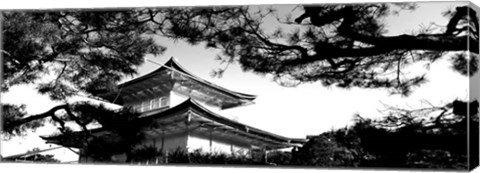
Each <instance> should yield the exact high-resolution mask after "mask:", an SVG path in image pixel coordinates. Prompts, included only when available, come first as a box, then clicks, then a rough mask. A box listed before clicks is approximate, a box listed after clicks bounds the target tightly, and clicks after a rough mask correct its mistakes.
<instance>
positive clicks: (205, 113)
mask: <svg viewBox="0 0 480 173" xmlns="http://www.w3.org/2000/svg"><path fill="white" fill-rule="evenodd" d="M185 109H193V110H196V111H200V112H202V114H200V115H201V116H202V117H204V118H207V119H209V120H212V121H215V122H219V123H221V124H224V125H226V126H229V127H232V128H234V129H237V130H240V131H243V132H246V133H250V134H254V135H256V136H261V137H263V138H268V139H272V140H276V141H279V142H283V143H290V144H303V143H305V142H306V141H304V140H301V139H293V138H288V137H284V136H280V135H277V134H273V133H270V132H267V131H264V130H261V129H258V128H255V127H251V126H248V125H245V124H242V123H239V122H236V121H232V120H230V119H228V118H225V117H223V116H220V115H218V114H216V113H214V112H212V111H210V110H208V109H207V108H205V107H203V106H202V105H200V104H199V103H197V102H196V101H195V100H192V99H188V100H187V101H184V102H182V103H180V104H178V105H177V106H175V107H173V108H170V109H168V110H165V111H162V112H161V113H160V112H158V113H156V114H155V113H154V114H150V115H151V116H146V117H145V118H151V119H157V118H166V117H167V116H170V115H171V114H170V113H174V112H177V111H181V110H185Z"/></svg>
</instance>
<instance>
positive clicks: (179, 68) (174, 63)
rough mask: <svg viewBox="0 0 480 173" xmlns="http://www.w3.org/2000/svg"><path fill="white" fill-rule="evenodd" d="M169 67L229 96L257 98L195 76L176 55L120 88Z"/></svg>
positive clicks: (122, 85) (121, 85) (247, 98)
mask: <svg viewBox="0 0 480 173" xmlns="http://www.w3.org/2000/svg"><path fill="white" fill-rule="evenodd" d="M165 66H167V67H169V68H172V69H175V70H177V71H179V72H181V73H184V74H187V75H188V76H191V79H192V80H195V81H197V82H199V83H202V84H204V85H208V86H211V87H212V88H215V89H216V90H218V91H220V92H222V93H225V94H227V95H229V96H232V97H235V98H237V99H243V100H248V101H253V100H254V99H255V98H257V96H256V95H251V94H245V93H240V92H235V91H231V90H229V89H226V88H223V87H221V86H218V85H216V84H213V83H211V82H209V81H206V80H204V79H202V78H200V77H198V76H195V75H193V74H192V73H190V72H188V71H187V70H186V69H185V68H184V67H182V66H181V65H180V64H179V63H178V62H177V61H176V60H175V58H174V57H172V58H170V59H169V60H168V61H167V62H166V63H164V64H163V66H161V67H159V68H158V69H156V70H154V71H152V72H150V73H148V74H146V75H143V76H140V77H138V78H135V79H132V80H130V81H127V82H124V83H121V84H119V85H118V88H121V87H126V86H128V85H131V84H134V83H137V82H141V81H144V80H147V79H149V78H150V77H152V76H154V75H155V74H156V73H158V72H161V71H163V70H171V69H168V68H167V67H165Z"/></svg>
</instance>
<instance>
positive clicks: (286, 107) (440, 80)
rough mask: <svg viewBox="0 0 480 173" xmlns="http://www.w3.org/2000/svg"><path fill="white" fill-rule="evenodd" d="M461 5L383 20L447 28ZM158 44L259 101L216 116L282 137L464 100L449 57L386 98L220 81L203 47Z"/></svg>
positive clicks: (7, 146)
mask: <svg viewBox="0 0 480 173" xmlns="http://www.w3.org/2000/svg"><path fill="white" fill-rule="evenodd" d="M465 4H466V2H435V3H419V4H418V5H419V8H418V9H417V10H415V11H413V12H410V11H405V12H402V13H400V15H398V16H390V17H388V18H387V19H385V22H386V23H387V24H388V25H387V29H388V31H389V33H388V34H391V35H397V34H401V33H411V32H412V31H415V30H417V29H420V27H421V26H426V25H428V24H430V22H435V23H437V24H439V25H446V23H447V22H448V19H447V18H444V17H443V16H442V15H441V12H444V11H446V10H448V9H450V8H454V7H455V6H458V5H465ZM293 8H294V6H281V9H282V10H287V11H280V12H286V13H288V12H290V10H292V9H293ZM293 17H295V16H293ZM266 27H267V28H268V27H269V26H266ZM157 41H158V43H160V44H161V45H164V46H166V47H167V51H166V52H165V53H164V54H163V55H160V56H158V57H151V56H149V57H148V58H149V59H151V60H154V61H156V62H159V63H163V62H165V61H166V60H168V59H169V58H170V57H172V56H173V57H176V58H177V59H178V60H179V62H180V64H181V65H182V66H184V67H185V68H186V69H187V70H188V71H190V72H192V73H193V74H195V75H197V76H199V77H201V78H203V79H206V80H208V81H211V82H213V83H215V84H218V85H220V86H223V87H225V88H228V89H230V90H233V91H238V92H243V93H247V94H254V95H257V96H258V97H257V99H256V100H255V101H254V102H255V104H254V105H249V106H245V107H238V108H233V109H228V110H225V111H221V112H220V113H221V115H224V116H226V117H229V118H232V119H236V120H237V121H239V122H242V123H245V124H248V125H251V126H254V127H257V128H260V129H263V130H266V131H269V132H273V133H276V134H279V135H283V136H286V137H294V138H305V136H306V135H317V134H320V133H322V132H325V131H328V130H331V129H332V128H341V127H345V126H346V125H348V124H350V123H352V121H351V120H352V118H353V115H354V114H356V113H359V114H360V115H362V116H364V117H378V116H381V114H380V113H379V112H378V110H379V109H382V108H383V107H382V104H381V102H383V103H387V104H390V105H398V106H411V107H413V108H418V106H420V100H422V99H424V100H428V101H430V102H431V103H433V104H434V105H444V104H445V103H447V102H451V101H452V100H454V99H463V100H465V99H467V98H468V78H466V77H463V76H460V75H459V74H457V73H455V72H453V71H452V70H451V69H450V68H449V67H448V65H449V61H448V58H442V60H439V61H438V62H436V63H435V64H433V65H432V66H431V68H430V69H429V70H426V69H423V68H422V67H417V68H415V70H418V69H421V70H422V71H425V72H428V74H427V77H428V79H429V82H428V83H427V84H424V85H422V86H421V87H420V88H416V89H415V91H414V93H413V94H412V95H411V96H410V97H407V98H404V97H400V96H390V95H389V93H388V92H387V90H379V89H375V90H371V89H370V90H367V89H359V88H353V89H349V90H346V89H339V88H326V87H323V86H322V85H321V84H320V83H319V82H317V83H311V84H303V85H300V86H298V87H295V88H285V87H281V86H279V85H278V84H276V83H274V82H272V81H271V78H270V77H269V76H266V77H262V76H259V75H255V74H252V73H244V72H242V71H241V70H240V68H239V66H238V65H230V67H229V68H228V70H227V71H226V72H225V73H224V75H223V77H222V78H212V77H210V72H211V71H212V70H214V69H216V68H222V67H223V65H220V64H219V63H218V62H217V61H214V57H215V56H216V54H217V53H218V51H216V50H206V49H205V48H204V46H202V45H200V46H190V45H188V44H186V43H184V42H182V41H177V42H172V41H170V40H166V39H163V38H157ZM156 68H158V66H157V65H155V64H152V63H149V62H147V63H145V64H144V65H142V66H141V67H139V75H143V74H146V73H148V72H150V71H153V70H155V69H156ZM413 72H419V71H412V73H413ZM2 102H3V103H14V104H21V103H22V104H26V105H27V111H28V113H30V114H35V113H42V112H45V111H47V110H49V109H50V108H51V107H53V106H55V105H57V104H60V103H53V102H51V101H50V100H49V99H48V97H47V96H40V95H38V94H37V93H36V91H34V90H33V89H32V87H31V86H16V87H12V88H11V91H10V92H8V93H5V94H3V95H2ZM407 103H408V104H407ZM54 130H55V129H54V128H51V127H46V128H41V129H38V130H37V132H36V133H32V134H31V135H29V136H27V137H21V138H14V139H11V140H9V141H2V147H1V154H2V155H3V156H9V155H12V154H18V153H21V152H24V151H26V150H30V149H32V148H34V147H39V148H41V149H44V148H48V147H49V146H48V145H45V144H44V141H42V140H41V139H40V138H38V135H50V134H52V132H53V131H54ZM62 152H63V154H60V155H62V157H64V158H67V159H68V158H72V155H69V154H68V151H62ZM60 155H59V156H60ZM64 160H66V159H64Z"/></svg>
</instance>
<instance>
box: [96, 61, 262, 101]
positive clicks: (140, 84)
mask: <svg viewBox="0 0 480 173" xmlns="http://www.w3.org/2000/svg"><path fill="white" fill-rule="evenodd" d="M165 71H171V72H172V73H173V74H171V75H170V76H165ZM175 75H176V76H177V77H175ZM170 78H171V79H172V80H173V81H174V82H180V83H182V84H181V85H184V86H185V87H186V88H189V89H193V90H197V91H199V92H200V93H203V94H204V96H206V95H209V94H210V96H208V98H204V99H206V100H204V101H206V102H208V101H210V102H211V104H212V105H215V106H219V107H221V108H222V109H228V108H233V107H237V106H240V105H247V104H251V103H253V100H254V99H255V98H256V97H257V96H255V95H251V94H245V93H240V92H235V91H232V90H229V89H226V88H224V87H221V86H218V85H216V84H214V83H211V82H209V81H207V80H204V79H202V78H200V77H197V76H195V75H194V74H192V73H190V72H189V71H187V70H186V69H185V68H184V67H182V66H181V65H180V63H178V61H177V60H176V58H174V57H171V58H170V59H169V60H168V61H167V62H165V63H164V64H163V65H160V67H159V68H157V69H156V70H154V71H152V72H150V73H148V74H145V75H143V76H140V77H138V78H135V79H132V80H130V81H127V82H123V83H120V84H118V85H117V88H118V91H114V92H110V93H104V94H100V95H99V97H102V98H104V99H106V100H109V101H114V100H116V98H117V97H118V95H119V94H116V93H117V92H120V93H121V94H127V95H128V93H134V92H137V91H139V90H142V89H146V90H148V88H149V87H153V86H157V85H160V86H163V87H165V86H168V82H164V83H155V82H158V81H162V80H168V79H170ZM154 81H155V82H154ZM185 87H183V89H186V88H185ZM128 88H129V89H128ZM167 88H168V87H167ZM180 88H182V87H180ZM180 90H181V89H180ZM183 92H188V89H187V90H184V91H183ZM130 96H131V95H130ZM215 97H217V99H213V98H215ZM212 99H213V100H212Z"/></svg>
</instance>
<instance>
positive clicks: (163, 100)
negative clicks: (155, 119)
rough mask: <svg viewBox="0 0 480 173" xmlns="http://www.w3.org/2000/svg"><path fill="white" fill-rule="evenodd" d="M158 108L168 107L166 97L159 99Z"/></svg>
mask: <svg viewBox="0 0 480 173" xmlns="http://www.w3.org/2000/svg"><path fill="white" fill-rule="evenodd" d="M159 100H160V107H167V106H168V105H169V103H168V97H160V99H159Z"/></svg>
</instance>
